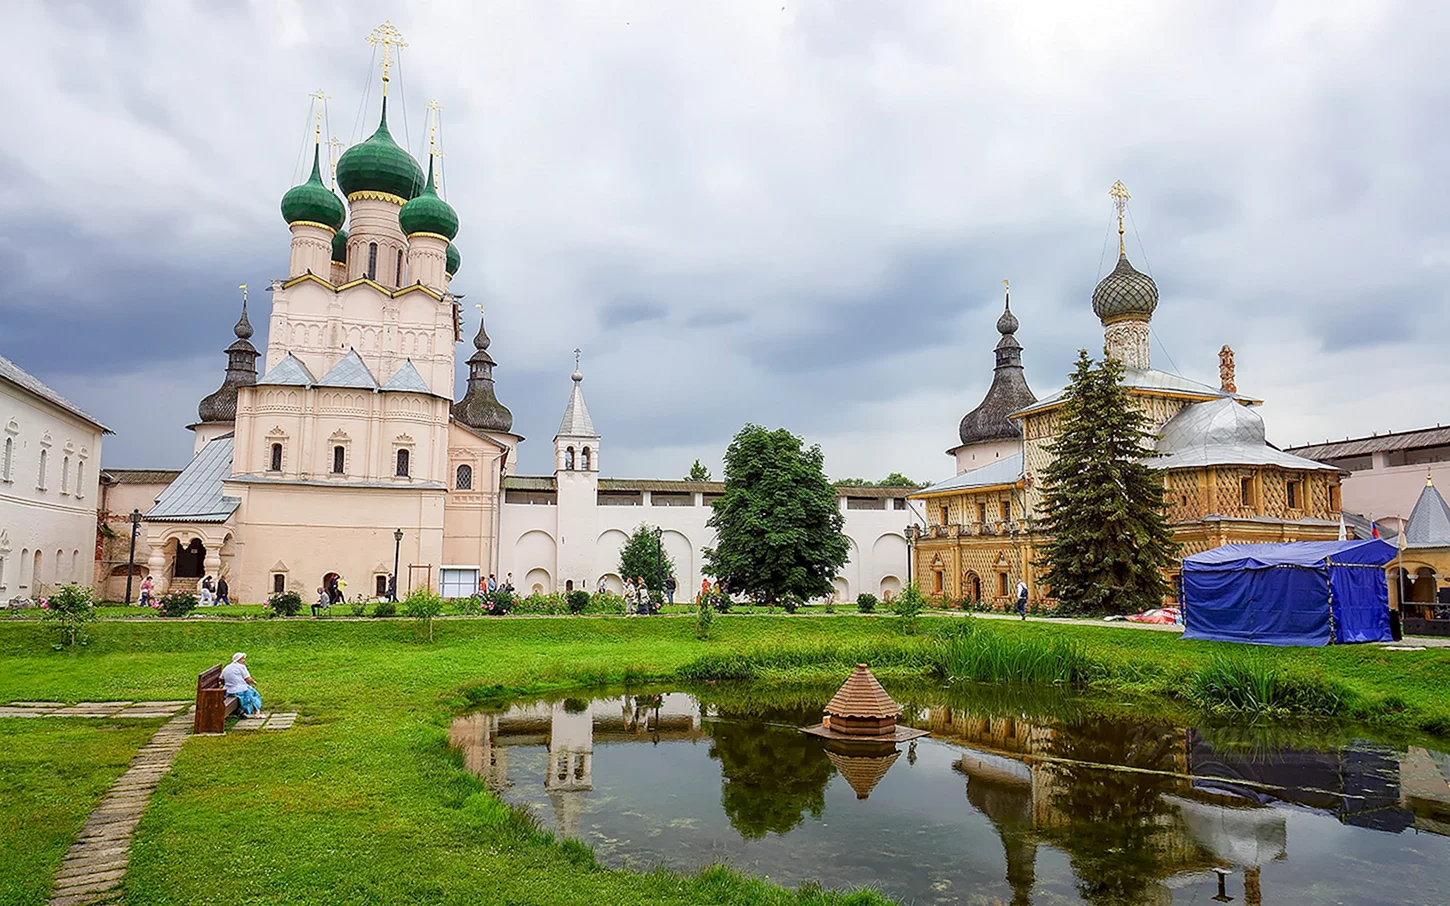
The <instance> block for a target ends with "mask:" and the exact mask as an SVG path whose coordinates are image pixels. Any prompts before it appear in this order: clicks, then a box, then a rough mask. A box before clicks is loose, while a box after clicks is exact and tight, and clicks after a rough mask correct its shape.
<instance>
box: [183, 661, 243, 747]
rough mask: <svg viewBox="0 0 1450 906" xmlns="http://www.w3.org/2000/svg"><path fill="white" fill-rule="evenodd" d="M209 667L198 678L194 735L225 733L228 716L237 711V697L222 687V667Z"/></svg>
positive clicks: (192, 729) (193, 726) (192, 728)
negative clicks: (228, 693)
mask: <svg viewBox="0 0 1450 906" xmlns="http://www.w3.org/2000/svg"><path fill="white" fill-rule="evenodd" d="M223 666H225V665H223V664H217V665H216V666H215V667H208V668H207V669H206V670H203V671H202V672H201V675H200V676H198V677H197V678H196V719H195V720H194V721H193V722H192V727H191V731H192V732H193V733H223V732H225V731H226V723H227V715H228V714H231V713H232V712H233V711H235V710H237V697H236V696H235V695H227V692H226V689H224V688H223V687H222V667H223Z"/></svg>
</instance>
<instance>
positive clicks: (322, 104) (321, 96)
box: [308, 88, 331, 144]
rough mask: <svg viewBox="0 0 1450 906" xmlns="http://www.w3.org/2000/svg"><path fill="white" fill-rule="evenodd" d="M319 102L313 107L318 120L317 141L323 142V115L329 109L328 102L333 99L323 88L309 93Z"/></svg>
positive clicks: (314, 115)
mask: <svg viewBox="0 0 1450 906" xmlns="http://www.w3.org/2000/svg"><path fill="white" fill-rule="evenodd" d="M308 97H310V98H312V99H313V100H314V101H316V102H317V103H316V104H314V105H313V107H312V113H313V117H314V118H315V119H316V120H317V142H318V144H321V143H322V115H323V113H324V112H325V111H326V110H327V102H328V101H329V100H331V98H329V97H328V96H327V94H326V93H324V92H323V90H322V89H321V88H319V89H317V90H316V91H314V92H312V93H311V94H309V95H308Z"/></svg>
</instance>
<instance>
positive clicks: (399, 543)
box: [389, 529, 403, 601]
mask: <svg viewBox="0 0 1450 906" xmlns="http://www.w3.org/2000/svg"><path fill="white" fill-rule="evenodd" d="M402 547H403V530H402V529H395V530H394V531H393V589H392V593H391V594H390V595H389V597H390V598H392V599H393V600H394V601H396V600H398V551H400V550H401V549H402Z"/></svg>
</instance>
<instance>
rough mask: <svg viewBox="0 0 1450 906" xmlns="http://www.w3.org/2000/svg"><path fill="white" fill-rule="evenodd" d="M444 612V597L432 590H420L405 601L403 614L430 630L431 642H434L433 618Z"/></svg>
mask: <svg viewBox="0 0 1450 906" xmlns="http://www.w3.org/2000/svg"><path fill="white" fill-rule="evenodd" d="M442 612H443V596H442V595H440V594H438V592H436V591H434V590H433V589H431V588H420V589H418V590H417V591H415V592H413V593H412V594H410V595H408V597H406V598H404V599H403V613H406V614H407V615H408V616H410V617H412V618H413V619H414V620H417V621H418V625H419V626H420V627H425V628H426V629H427V630H428V641H430V642H431V641H433V618H434V617H436V616H438V615H439V614H441V613H442Z"/></svg>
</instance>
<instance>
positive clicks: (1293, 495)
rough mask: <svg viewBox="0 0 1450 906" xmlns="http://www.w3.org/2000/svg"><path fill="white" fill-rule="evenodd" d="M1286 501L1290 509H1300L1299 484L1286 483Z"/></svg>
mask: <svg viewBox="0 0 1450 906" xmlns="http://www.w3.org/2000/svg"><path fill="white" fill-rule="evenodd" d="M1284 500H1285V504H1286V505H1287V506H1288V507H1289V509H1291V510H1297V509H1299V482H1297V481H1286V482H1284Z"/></svg>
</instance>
